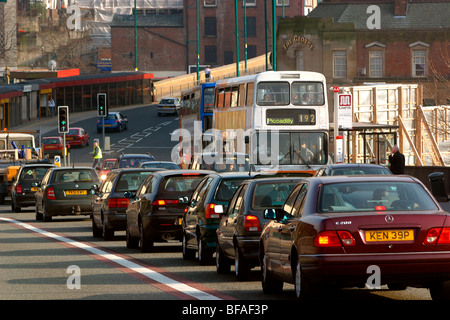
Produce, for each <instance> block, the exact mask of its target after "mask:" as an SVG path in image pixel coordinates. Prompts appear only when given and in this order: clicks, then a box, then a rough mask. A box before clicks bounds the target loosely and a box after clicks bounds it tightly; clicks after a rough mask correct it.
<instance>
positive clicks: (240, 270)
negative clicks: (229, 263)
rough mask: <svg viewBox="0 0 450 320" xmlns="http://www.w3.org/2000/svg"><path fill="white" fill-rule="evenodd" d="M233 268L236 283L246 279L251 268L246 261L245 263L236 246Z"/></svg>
mask: <svg viewBox="0 0 450 320" xmlns="http://www.w3.org/2000/svg"><path fill="white" fill-rule="evenodd" d="M234 268H235V273H236V279H237V280H238V281H244V280H247V279H248V277H249V275H250V270H251V268H250V266H249V264H248V263H247V261H245V258H244V256H243V255H242V252H241V250H240V249H239V247H238V246H237V245H236V247H235V253H234Z"/></svg>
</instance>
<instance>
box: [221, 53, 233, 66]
mask: <svg viewBox="0 0 450 320" xmlns="http://www.w3.org/2000/svg"><path fill="white" fill-rule="evenodd" d="M223 62H224V63H223V64H232V63H234V53H233V51H225V52H224V53H223Z"/></svg>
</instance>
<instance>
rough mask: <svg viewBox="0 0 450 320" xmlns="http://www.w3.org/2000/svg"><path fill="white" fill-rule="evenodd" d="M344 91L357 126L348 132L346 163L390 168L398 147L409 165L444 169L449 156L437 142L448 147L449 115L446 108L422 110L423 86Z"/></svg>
mask: <svg viewBox="0 0 450 320" xmlns="http://www.w3.org/2000/svg"><path fill="white" fill-rule="evenodd" d="M342 89H343V90H344V92H350V93H351V94H352V96H353V122H354V124H355V125H354V127H355V129H353V130H348V131H346V139H347V146H348V147H347V149H348V150H347V152H346V162H356V163H363V162H374V163H380V164H385V165H387V164H388V163H387V159H388V155H389V153H390V150H391V147H392V146H393V145H394V144H398V145H399V147H400V152H401V153H403V154H404V155H405V159H406V164H407V165H415V166H425V165H433V166H445V164H446V162H445V161H444V159H445V158H448V155H449V153H448V152H445V153H442V152H441V150H440V147H439V143H438V142H441V143H444V145H445V143H446V142H447V141H448V139H449V137H450V136H449V116H450V112H448V108H447V107H445V108H442V107H440V108H438V107H434V108H428V107H427V108H423V107H422V106H421V105H420V102H421V101H422V96H423V95H422V86H421V85H418V84H371V85H363V86H350V87H344V88H342ZM370 125H376V126H375V127H371V126H370ZM358 127H360V128H363V129H358ZM387 128H389V130H388V131H387V130H386V129H387ZM393 128H396V130H392V129H393ZM447 163H448V164H449V163H450V162H449V161H448V160H447Z"/></svg>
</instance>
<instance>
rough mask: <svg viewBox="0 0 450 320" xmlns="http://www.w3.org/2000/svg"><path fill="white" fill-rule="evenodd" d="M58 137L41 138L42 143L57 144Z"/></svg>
mask: <svg viewBox="0 0 450 320" xmlns="http://www.w3.org/2000/svg"><path fill="white" fill-rule="evenodd" d="M59 143H61V142H60V141H59V139H42V144H59Z"/></svg>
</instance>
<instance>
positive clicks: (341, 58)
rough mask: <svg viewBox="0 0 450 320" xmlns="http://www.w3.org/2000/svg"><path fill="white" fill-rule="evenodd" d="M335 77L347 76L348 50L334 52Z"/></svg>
mask: <svg viewBox="0 0 450 320" xmlns="http://www.w3.org/2000/svg"><path fill="white" fill-rule="evenodd" d="M333 77H334V78H345V77H347V51H334V52H333Z"/></svg>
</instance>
